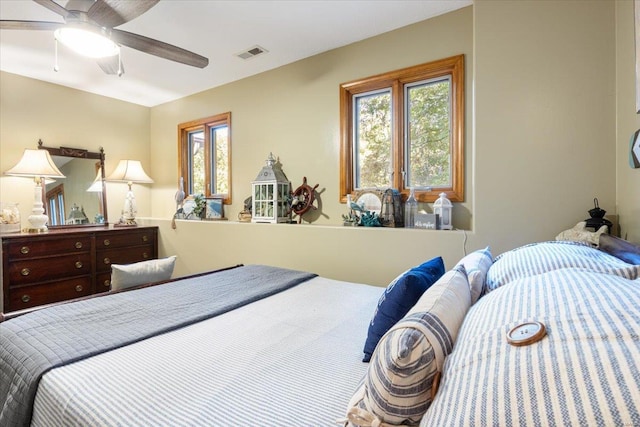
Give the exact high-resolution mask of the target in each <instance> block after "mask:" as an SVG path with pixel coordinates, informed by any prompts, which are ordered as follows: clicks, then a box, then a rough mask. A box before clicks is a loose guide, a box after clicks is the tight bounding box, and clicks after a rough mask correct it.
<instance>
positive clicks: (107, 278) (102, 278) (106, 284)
mask: <svg viewBox="0 0 640 427" xmlns="http://www.w3.org/2000/svg"><path fill="white" fill-rule="evenodd" d="M110 290H111V271H109V272H108V273H100V274H97V275H96V293H97V294H98V293H100V292H108V291H110Z"/></svg>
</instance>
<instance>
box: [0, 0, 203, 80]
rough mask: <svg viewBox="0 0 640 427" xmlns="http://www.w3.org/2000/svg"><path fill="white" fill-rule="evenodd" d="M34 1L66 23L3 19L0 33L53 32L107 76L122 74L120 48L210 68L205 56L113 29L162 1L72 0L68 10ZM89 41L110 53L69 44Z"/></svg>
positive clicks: (49, 1) (45, 0)
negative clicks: (21, 31) (91, 59)
mask: <svg viewBox="0 0 640 427" xmlns="http://www.w3.org/2000/svg"><path fill="white" fill-rule="evenodd" d="M33 1H34V2H36V3H38V4H39V5H41V6H44V7H46V8H47V9H49V10H51V11H52V12H55V13H57V14H58V15H60V16H62V17H63V18H64V21H65V22H64V23H60V22H48V21H19V20H0V30H43V31H54V32H55V38H56V42H57V41H60V42H62V43H63V44H65V45H67V46H70V47H71V48H72V49H74V50H76V51H77V52H79V53H81V54H83V55H85V56H89V57H94V58H97V62H98V65H99V66H100V68H102V70H103V71H104V72H105V73H107V74H118V75H121V74H122V72H123V68H122V62H121V59H120V55H119V52H120V45H122V46H127V47H130V48H132V49H136V50H139V51H141V52H144V53H148V54H150V55H155V56H158V57H160V58H164V59H169V60H171V61H175V62H180V63H182V64H186V65H191V66H193V67H198V68H204V67H206V66H207V65H209V60H208V59H207V58H205V57H204V56H201V55H198V54H196V53H193V52H190V51H188V50H185V49H182V48H179V47H177V46H173V45H170V44H168V43H164V42H161V41H159V40H155V39H152V38H149V37H145V36H141V35H139V34H134V33H130V32H127V31H123V30H118V29H115V28H114V27H117V26H119V25H122V24H124V23H125V22H129V21H131V20H132V19H134V18H137V17H138V16H140V15H142V14H143V13H145V12H146V11H148V10H149V9H151V8H152V7H153V6H155V5H156V4H157V3H158V1H159V0H136V1H131V0H69V1H67V3H66V5H65V7H63V6H61V5H60V4H58V3H56V2H54V1H53V0H33ZM89 39H92V40H93V41H96V42H101V43H103V44H104V45H105V46H106V47H107V48H108V49H107V52H105V53H104V54H102V55H97V54H96V52H97V48H96V47H95V46H92V47H90V48H89V50H88V51H84V52H82V51H81V50H80V49H81V47H79V48H78V49H75V48H74V47H72V46H71V45H70V44H68V43H70V42H73V41H80V42H87V41H88V40H89ZM56 67H57V65H56Z"/></svg>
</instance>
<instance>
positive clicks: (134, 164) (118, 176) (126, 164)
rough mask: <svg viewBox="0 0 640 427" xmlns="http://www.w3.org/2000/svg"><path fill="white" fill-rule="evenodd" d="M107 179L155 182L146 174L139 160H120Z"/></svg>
mask: <svg viewBox="0 0 640 427" xmlns="http://www.w3.org/2000/svg"><path fill="white" fill-rule="evenodd" d="M107 181H112V182H137V183H140V184H151V183H153V179H151V178H150V177H149V175H147V174H146V172H145V171H144V169H143V168H142V164H141V163H140V161H138V160H120V163H118V166H117V167H116V170H114V171H113V173H111V175H109V176H108V177H107Z"/></svg>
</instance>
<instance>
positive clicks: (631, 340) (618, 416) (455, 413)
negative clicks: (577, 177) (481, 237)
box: [420, 243, 640, 427]
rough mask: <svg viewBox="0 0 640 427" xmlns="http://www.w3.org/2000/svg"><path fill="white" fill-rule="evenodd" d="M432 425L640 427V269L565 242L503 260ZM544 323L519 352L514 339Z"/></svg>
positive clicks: (449, 371)
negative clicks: (539, 335)
mask: <svg viewBox="0 0 640 427" xmlns="http://www.w3.org/2000/svg"><path fill="white" fill-rule="evenodd" d="M489 273H490V274H489V275H488V276H487V283H488V285H489V286H490V287H491V289H494V290H492V291H491V292H489V293H488V294H487V295H485V296H483V297H482V298H481V299H480V300H479V301H478V302H477V303H476V304H475V305H474V306H473V307H472V308H471V309H470V311H469V313H468V314H467V317H466V318H465V321H464V323H463V326H462V329H461V331H460V335H459V336H458V340H457V343H456V346H455V347H454V350H453V352H452V354H451V355H450V357H449V358H448V359H447V362H446V363H445V368H444V370H443V377H442V382H441V384H440V389H439V391H438V394H437V396H436V398H435V400H434V402H433V405H432V406H431V407H430V409H429V410H428V411H427V414H426V415H425V417H424V418H423V421H422V423H421V424H420V425H421V426H422V427H426V426H465V427H466V426H581V427H582V426H640V279H638V277H639V275H640V266H632V265H630V264H626V263H623V262H621V261H619V260H617V259H615V258H613V257H611V256H609V255H607V254H605V253H603V252H599V251H597V250H595V249H592V248H589V247H586V246H579V245H569V244H560V243H543V244H537V245H532V246H528V247H524V248H520V249H518V250H516V251H512V252H510V253H507V254H505V255H504V256H502V257H500V258H499V259H497V260H496V262H495V264H494V266H493V267H491V269H490V270H489ZM527 321H539V322H542V323H543V324H544V325H545V326H546V329H547V336H546V337H545V338H543V339H542V340H541V341H538V342H536V343H533V344H530V345H527V346H522V347H515V346H512V345H510V344H509V343H508V342H507V339H506V336H507V333H508V331H509V330H510V329H511V328H513V327H515V326H517V325H518V324H521V323H524V322H527Z"/></svg>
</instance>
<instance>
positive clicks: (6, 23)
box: [0, 20, 64, 31]
mask: <svg viewBox="0 0 640 427" xmlns="http://www.w3.org/2000/svg"><path fill="white" fill-rule="evenodd" d="M60 27H64V24H62V23H60V22H46V21H13V20H0V30H44V31H54V30H57V29H58V28H60Z"/></svg>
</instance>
